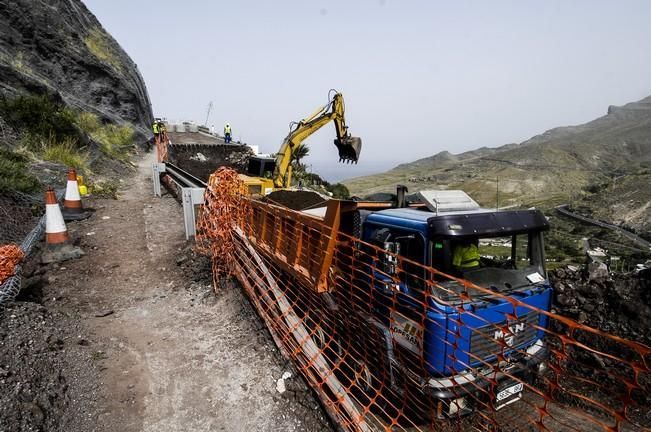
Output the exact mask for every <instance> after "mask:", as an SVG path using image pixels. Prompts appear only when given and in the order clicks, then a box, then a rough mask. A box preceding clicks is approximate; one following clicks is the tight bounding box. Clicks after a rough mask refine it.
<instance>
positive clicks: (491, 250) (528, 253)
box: [431, 231, 546, 301]
mask: <svg viewBox="0 0 651 432" xmlns="http://www.w3.org/2000/svg"><path fill="white" fill-rule="evenodd" d="M431 251H432V253H431V257H432V263H431V265H432V267H434V268H436V269H438V270H441V271H442V272H444V273H447V274H450V275H453V276H456V277H459V278H462V279H466V280H468V281H470V282H473V283H475V284H477V285H479V286H482V287H485V288H488V289H490V290H492V291H494V292H498V293H502V294H506V293H509V292H512V291H517V290H522V289H525V288H527V287H529V286H532V285H535V284H537V283H539V282H541V281H543V280H544V279H545V278H546V276H545V268H544V252H543V240H542V232H539V231H536V232H525V233H519V234H513V235H508V236H500V237H482V236H478V237H471V238H463V239H458V238H438V239H433V240H432V242H431ZM438 284H439V285H440V288H436V289H435V292H434V293H432V294H434V296H435V297H440V298H441V299H442V300H444V301H453V300H454V299H455V298H458V294H459V293H461V292H463V290H464V288H463V286H462V285H461V284H460V283H458V282H456V281H450V280H446V278H444V277H441V278H440V280H439V281H438ZM469 294H470V295H471V297H484V296H486V295H487V294H484V293H480V292H476V291H475V292H474V293H473V292H470V293H469ZM473 294H474V295H473Z"/></svg>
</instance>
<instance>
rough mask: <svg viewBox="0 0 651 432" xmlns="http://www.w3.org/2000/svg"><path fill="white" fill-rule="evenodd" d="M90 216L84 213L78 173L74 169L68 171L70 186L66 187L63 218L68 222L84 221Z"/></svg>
mask: <svg viewBox="0 0 651 432" xmlns="http://www.w3.org/2000/svg"><path fill="white" fill-rule="evenodd" d="M89 216H90V213H89V212H87V211H84V206H83V205H82V204H81V196H79V185H78V184H77V172H76V171H75V169H74V168H70V169H69V170H68V184H67V185H66V196H65V199H64V201H63V218H64V219H65V220H66V221H74V220H82V219H86V218H87V217H89Z"/></svg>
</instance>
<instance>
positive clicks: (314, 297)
mask: <svg viewBox="0 0 651 432" xmlns="http://www.w3.org/2000/svg"><path fill="white" fill-rule="evenodd" d="M404 192H405V191H404V189H402V190H401V192H400V191H399V193H398V195H397V199H396V202H395V203H389V202H369V201H354V200H353V201H338V200H330V201H328V202H327V204H326V206H325V207H321V208H315V209H309V210H304V211H302V212H298V213H297V212H295V211H291V210H289V209H286V208H283V207H282V206H278V205H274V204H269V203H265V202H261V201H256V200H252V201H251V204H252V209H253V214H252V215H251V217H250V218H248V219H247V220H248V223H247V226H246V227H245V230H244V234H243V235H246V236H247V238H248V240H249V241H250V244H251V249H255V250H256V251H257V252H258V253H260V254H261V256H263V257H265V260H266V262H268V263H270V264H273V265H274V266H275V268H276V270H275V271H273V272H270V273H267V276H265V277H268V276H269V275H270V274H274V275H276V276H274V277H275V278H277V282H276V283H277V285H278V286H280V287H285V288H284V289H283V290H282V293H283V296H286V298H285V297H282V298H283V299H284V300H283V302H284V301H287V304H292V305H294V306H293V309H294V310H295V313H296V314H297V316H299V317H300V318H301V322H303V323H305V324H306V328H307V331H308V332H309V335H310V337H311V339H312V340H313V343H314V346H315V347H316V348H318V349H319V351H320V353H319V354H315V351H314V346H313V347H312V348H308V352H309V356H308V360H306V361H309V362H318V364H319V368H318V374H319V375H320V376H321V379H323V380H324V382H329V381H328V377H329V376H331V375H332V373H334V374H335V375H336V376H337V378H338V379H339V380H340V381H341V383H342V385H343V387H337V386H335V385H332V386H331V387H330V390H331V391H332V392H334V394H339V393H337V392H338V391H340V390H341V388H346V389H350V390H351V391H356V392H357V391H361V393H362V394H361V395H358V398H361V399H359V400H361V401H362V402H363V401H364V400H366V401H368V403H369V404H370V403H372V402H373V401H376V400H380V399H383V398H379V397H378V396H379V395H380V394H382V393H383V392H384V391H385V390H387V389H388V390H389V391H388V393H390V394H392V395H403V396H404V397H401V398H400V399H401V400H402V401H403V402H402V403H405V402H404V401H406V400H415V401H416V402H415V404H420V405H421V406H423V405H424V409H421V410H420V411H421V412H424V411H427V412H430V413H431V412H432V411H433V412H435V413H436V415H437V416H438V417H445V416H454V415H462V414H465V413H468V412H471V411H472V410H474V409H484V408H489V409H491V410H497V409H501V408H503V407H505V406H507V405H509V404H511V403H513V402H515V401H517V400H518V399H520V398H521V397H522V394H523V391H524V389H525V383H526V382H527V380H528V379H529V378H530V376H531V375H532V374H535V373H538V372H540V371H541V370H542V369H543V368H544V363H545V360H546V357H547V348H546V346H545V343H544V338H543V336H544V333H545V329H546V327H547V316H546V315H545V314H544V313H543V312H545V311H549V310H550V303H551V298H552V289H551V286H550V284H549V281H548V279H547V276H546V272H545V254H544V239H543V233H544V232H545V231H546V230H548V229H549V224H548V222H547V219H546V218H545V216H544V215H543V214H542V213H541V212H540V211H539V210H535V209H529V210H501V211H498V210H496V209H485V208H480V207H479V206H478V205H477V203H476V202H474V201H473V200H472V199H471V198H470V197H469V196H467V195H466V194H465V193H463V192H461V191H431V192H426V191H425V192H419V202H418V203H410V204H408V203H407V202H406V199H405V193H404ZM256 262H257V263H258V264H257V265H260V264H259V263H260V262H262V261H261V260H258V261H256ZM237 277H238V279H240V280H241V281H243V284H244V285H245V286H247V285H248V286H251V287H255V286H258V285H260V284H261V283H263V282H264V281H263V280H262V279H261V278H257V279H256V278H254V277H253V276H251V275H250V271H245V270H244V269H243V270H241V271H240V272H237ZM477 287H481V288H477ZM274 289H275V288H267V289H264V290H260V291H259V294H258V296H259V298H260V299H261V300H262V301H264V302H267V303H269V302H271V301H272V299H271V298H270V296H269V294H268V293H269V292H279V291H274ZM279 298H280V297H279ZM269 304H272V303H269ZM283 304H284V303H283ZM269 307H270V308H271V309H270V310H275V309H276V306H269ZM279 310H282V311H284V312H282V314H283V315H282V316H283V317H287V316H288V315H286V314H287V312H286V307H284V306H283V307H282V308H280V309H279ZM279 319H280V320H285V318H279ZM290 321H291V320H290ZM291 323H292V325H291V326H290V327H289V329H288V330H287V332H288V334H293V335H294V336H292V337H294V339H296V340H297V341H298V342H300V344H301V345H303V344H305V337H303V336H301V333H300V331H298V330H297V329H299V328H300V327H299V326H298V324H297V321H291ZM279 328H280V327H279ZM285 339H287V340H290V339H291V337H290V336H288V335H285ZM290 348H291V349H292V350H294V349H295V347H294V346H293V345H291V346H290ZM324 358H326V359H328V361H329V362H330V366H329V368H330V369H331V370H332V372H330V373H329V372H327V370H326V369H324V367H325V365H324V363H323V361H325V360H324ZM337 389H339V390H337ZM383 396H384V395H383ZM423 396H426V397H423ZM333 397H334V396H333ZM337 398H339V396H337ZM427 401H434V403H435V404H436V406H435V407H431V403H430V402H427ZM364 404H366V402H364ZM407 408H409V407H405V409H407ZM427 415H429V414H427Z"/></svg>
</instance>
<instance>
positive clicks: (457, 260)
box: [452, 239, 480, 272]
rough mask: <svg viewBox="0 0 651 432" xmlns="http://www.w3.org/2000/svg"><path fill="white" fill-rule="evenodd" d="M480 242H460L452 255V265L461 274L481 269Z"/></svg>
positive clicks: (471, 240)
mask: <svg viewBox="0 0 651 432" xmlns="http://www.w3.org/2000/svg"><path fill="white" fill-rule="evenodd" d="M479 259H480V255H479V241H478V240H477V239H468V240H462V241H460V242H459V243H458V244H457V245H456V246H455V247H454V251H453V253H452V265H453V266H454V268H455V269H456V270H459V271H461V272H463V271H467V270H472V269H475V268H477V267H479Z"/></svg>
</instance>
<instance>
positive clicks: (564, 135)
mask: <svg viewBox="0 0 651 432" xmlns="http://www.w3.org/2000/svg"><path fill="white" fill-rule="evenodd" d="M649 161H651V97H647V98H644V99H642V100H640V101H638V102H633V103H629V104H627V105H624V106H621V107H615V106H610V107H609V108H608V111H607V114H606V115H605V116H603V117H600V118H597V119H595V120H593V121H591V122H588V123H585V124H582V125H578V126H567V127H559V128H555V129H551V130H549V131H546V132H544V133H543V134H540V135H537V136H534V137H533V138H531V139H529V140H527V141H524V142H522V143H520V144H507V145H504V146H501V147H497V148H480V149H478V150H474V151H469V152H465V153H461V154H457V155H454V154H451V153H449V152H441V153H439V154H436V155H434V156H431V157H428V158H424V159H420V160H417V161H415V162H412V163H408V164H402V165H399V166H397V167H395V168H393V169H392V170H390V171H387V172H385V173H382V174H377V175H373V176H366V177H359V178H354V179H350V180H347V181H344V184H345V185H346V186H347V187H348V188H349V189H350V191H351V193H353V194H362V193H364V194H369V193H374V192H388V191H394V190H395V186H396V185H397V184H406V185H407V186H408V187H409V190H410V192H414V191H417V190H421V189H436V188H443V189H457V188H460V189H464V190H465V191H467V192H468V193H470V194H471V195H472V196H473V197H475V198H476V199H477V200H479V201H480V202H481V203H482V204H484V205H491V206H494V205H495V203H496V200H497V197H498V186H499V205H500V207H504V206H511V205H525V206H528V205H541V204H542V205H544V206H551V205H552V204H556V203H560V202H566V201H574V200H578V199H580V198H581V197H582V196H583V195H584V194H585V192H584V190H583V189H584V188H586V187H587V186H589V185H599V184H606V183H607V182H608V181H609V179H611V177H615V176H622V175H626V174H629V173H634V172H637V171H639V169H640V168H641V166H643V165H644V164H645V163H646V162H649ZM636 179H639V180H643V179H644V177H639V178H638V177H635V178H632V179H631V181H630V182H629V183H631V184H630V185H629V187H631V188H633V189H635V188H636V187H638V186H639V187H640V188H642V187H645V188H648V182H647V183H646V184H645V183H644V182H643V181H642V182H641V183H640V184H639V185H638V184H637V183H636ZM643 205H644V204H643ZM648 207H649V206H648V205H647V206H646V210H643V211H642V212H643V214H646V215H647V216H648V215H649V213H648V212H649V208H648ZM644 212H646V213H644ZM642 218H644V216H642ZM648 219H649V218H648V217H647V220H648Z"/></svg>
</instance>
